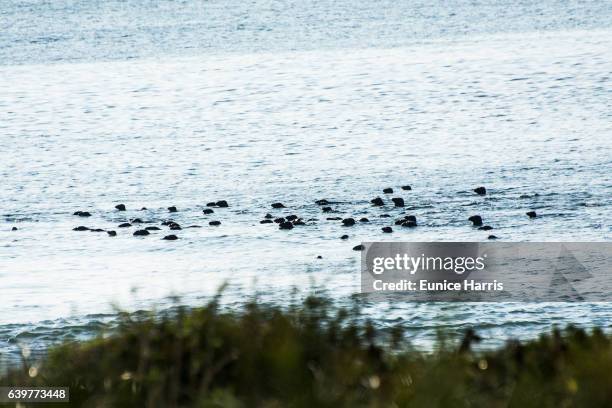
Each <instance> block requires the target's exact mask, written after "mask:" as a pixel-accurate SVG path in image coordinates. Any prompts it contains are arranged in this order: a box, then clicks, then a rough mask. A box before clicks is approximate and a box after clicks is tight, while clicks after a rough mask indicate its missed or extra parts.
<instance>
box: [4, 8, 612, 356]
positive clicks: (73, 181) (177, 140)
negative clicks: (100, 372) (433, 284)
mask: <svg viewBox="0 0 612 408" xmlns="http://www.w3.org/2000/svg"><path fill="white" fill-rule="evenodd" d="M139 3H141V2H135V1H127V2H89V1H80V2H79V1H57V2H42V1H31V2H24V1H9V2H5V3H3V5H2V8H1V9H0V22H1V24H0V29H1V32H2V35H1V36H0V64H1V65H0V177H1V179H2V182H1V186H2V194H0V282H1V284H2V287H1V292H0V293H1V294H0V298H1V299H2V301H1V302H0V359H6V360H9V361H10V360H11V359H12V358H13V359H14V358H15V357H16V356H17V355H18V353H19V349H20V348H21V347H28V348H30V349H32V350H34V351H40V350H43V349H44V347H45V346H47V345H48V344H51V343H54V342H58V341H62V340H65V339H71V338H85V337H87V336H90V335H91V334H92V333H94V332H95V330H96V329H98V328H100V327H102V326H103V325H104V324H106V323H108V322H112V320H113V317H114V313H115V311H116V310H117V308H119V309H124V310H136V309H142V308H158V309H163V308H165V307H170V306H172V305H173V304H174V302H175V301H176V300H175V298H176V297H179V298H180V299H181V302H184V303H187V304H193V305H197V304H202V303H203V302H205V301H206V299H208V298H209V297H210V296H211V295H213V294H215V293H216V291H217V290H218V288H219V287H220V286H221V285H223V284H224V283H227V284H228V287H227V288H226V289H225V295H224V301H225V303H226V305H227V306H228V307H240V305H241V304H242V303H243V302H244V300H245V299H248V298H251V297H253V296H255V294H257V296H259V298H260V299H262V300H265V301H273V302H279V303H283V302H287V301H288V299H289V298H290V297H291V293H292V291H293V289H294V288H297V290H298V296H304V295H305V294H308V293H311V292H312V291H315V290H316V291H326V292H327V293H329V294H330V295H331V296H332V297H333V298H334V299H336V300H337V302H338V303H340V304H345V303H348V302H349V301H350V300H349V299H350V298H351V296H352V295H354V294H356V293H358V292H359V260H360V253H359V252H355V251H352V249H351V248H352V247H353V246H355V245H357V244H358V243H359V242H362V241H381V240H384V241H394V240H395V241H483V240H486V238H487V236H488V235H489V234H490V233H494V234H495V235H496V236H498V237H499V238H500V240H504V241H517V242H522V241H609V240H610V239H611V238H612V226H611V223H610V219H611V218H612V200H611V197H612V176H611V175H612V110H611V109H610V107H611V106H612V80H611V76H612V28H611V27H609V22H610V21H612V19H611V17H612V6H611V5H610V3H608V2H603V1H600V2H598V1H594V2H554V1H545V2H539V3H538V5H537V6H536V5H532V4H530V2H529V3H528V2H513V3H512V4H510V5H509V4H501V2H492V1H491V2H472V3H470V4H463V3H464V2H433V4H429V3H425V2H422V3H415V2H405V4H404V3H402V4H396V3H391V2H385V1H382V2H361V1H356V2H346V1H345V2H295V3H292V2H287V1H273V2H272V1H270V2H253V3H247V2H215V1H211V2H182V3H180V2H178V3H177V2H163V1H151V2H147V3H146V4H139ZM607 24H608V26H606V25H607ZM405 184H409V185H411V186H412V190H411V191H402V190H400V189H399V187H400V186H401V185H405ZM480 185H484V186H486V187H487V190H488V195H487V196H485V197H480V196H477V195H475V194H474V193H473V192H472V191H471V190H472V189H473V188H475V187H478V186H480ZM385 187H393V188H394V189H395V190H396V191H395V194H393V195H392V196H393V197H396V196H399V197H403V198H404V199H405V201H406V208H405V209H396V208H392V207H391V206H386V207H383V208H374V207H372V206H371V205H370V204H369V200H370V199H372V198H374V197H376V196H381V197H382V196H387V197H386V198H387V199H388V198H389V197H390V196H388V195H384V194H383V193H382V189H383V188H385ZM322 198H325V199H328V200H331V201H335V202H337V204H334V205H333V207H334V209H335V211H336V212H335V213H333V214H323V213H322V212H321V209H320V207H319V206H317V205H316V204H315V203H314V201H315V200H317V199H322ZM221 199H225V200H227V201H228V202H229V203H230V207H229V208H225V209H215V210H214V211H215V213H214V214H212V215H204V214H203V213H202V209H203V208H206V207H205V205H206V203H207V202H209V201H216V200H221ZM278 201H280V202H283V203H284V204H285V205H286V206H287V208H286V209H283V210H274V209H272V208H271V207H270V204H271V203H273V202H278ZM119 203H124V204H125V205H126V206H127V207H128V211H126V212H119V211H116V210H115V209H114V206H115V205H116V204H119ZM171 205H174V206H177V207H178V212H177V213H173V214H170V213H169V212H168V210H167V207H168V206H171ZM142 207H146V208H147V210H141V208H142ZM77 210H83V211H89V212H91V213H92V216H91V217H87V218H82V217H77V216H74V215H72V214H73V212H74V211H77ZM529 210H536V211H537V212H538V214H539V217H538V218H537V219H535V220H530V219H528V218H527V217H526V216H525V212H526V211H529ZM266 213H272V214H274V215H278V216H281V215H287V214H297V215H299V216H301V217H303V218H304V219H305V220H312V221H309V222H308V223H307V224H308V225H306V226H302V227H296V228H295V229H293V230H291V231H281V230H279V229H278V228H277V226H276V224H260V223H259V221H260V220H262V219H263V216H264V215H265V214H266ZM404 213H409V214H414V215H416V216H417V218H418V220H419V227H418V228H415V229H410V230H406V229H403V230H399V229H396V230H395V232H394V233H393V234H383V233H382V232H381V230H380V228H381V227H383V226H387V225H392V221H391V220H392V219H393V218H382V217H380V216H381V215H382V214H390V215H392V216H397V215H399V214H404ZM473 214H480V215H482V216H483V218H484V219H485V223H486V224H488V225H492V226H493V227H494V230H493V231H490V232H484V231H478V230H475V229H474V228H472V227H471V226H470V223H469V222H468V221H467V218H468V217H469V216H471V215H473ZM328 216H341V217H346V216H353V217H368V218H369V220H370V222H369V223H363V224H361V223H358V225H356V226H354V227H351V228H346V227H342V226H341V224H340V222H339V221H328V220H326V217H328ZM132 218H141V219H142V220H143V221H148V222H151V224H146V225H147V226H153V225H156V226H159V227H161V228H162V231H158V232H154V233H152V234H151V235H150V236H147V237H134V236H132V232H133V231H134V229H135V228H134V227H132V228H127V229H123V228H117V225H118V224H120V223H122V222H125V221H127V220H129V219H132ZM165 219H173V220H175V221H176V222H179V223H180V224H181V225H183V226H184V227H185V226H191V225H197V226H201V228H184V229H183V230H181V231H172V233H176V235H178V236H179V237H180V240H177V241H164V240H161V237H163V236H164V235H167V234H169V233H170V232H168V231H167V227H163V226H161V225H160V222H161V221H162V220H165ZM211 220H220V221H221V222H222V224H221V225H220V226H217V227H212V226H209V225H208V222H209V221H211ZM79 225H84V226H88V227H90V228H102V229H114V230H116V231H117V232H118V236H116V237H108V236H107V235H106V234H105V233H104V232H101V233H95V232H89V231H85V232H77V231H73V230H72V229H73V228H74V227H77V226H79ZM13 227H17V228H18V230H17V231H12V228H13ZM343 234H348V235H349V236H350V238H349V239H348V240H340V239H339V237H340V236H341V235H343ZM318 256H321V257H322V258H321V259H319V258H318ZM364 307H365V308H366V310H367V311H368V313H369V314H370V315H371V316H372V317H373V318H375V319H376V321H377V322H378V323H379V324H382V325H385V324H390V323H397V322H403V323H405V324H406V325H407V326H408V327H409V328H410V329H409V331H408V336H409V337H410V340H411V341H412V342H413V343H414V344H415V345H417V346H419V347H423V348H428V347H432V346H433V344H434V343H435V338H436V330H437V329H438V328H442V329H444V330H447V331H448V332H449V333H451V334H452V333H459V332H461V331H462V330H464V329H465V328H466V327H475V328H476V329H477V331H478V332H479V333H480V334H481V335H482V336H483V337H484V342H483V346H494V345H498V344H500V343H502V342H503V341H504V340H505V339H507V338H509V337H518V338H530V337H534V336H536V335H537V334H539V333H540V332H541V331H543V330H548V329H549V328H550V327H552V326H553V325H559V326H564V325H566V324H568V323H574V324H578V325H582V326H585V327H590V326H594V325H598V326H604V327H607V326H608V325H609V324H610V323H609V322H610V318H611V317H612V306H610V305H609V304H601V303H600V304H586V303H573V304H570V303H568V304H499V303H498V304H414V303H409V302H405V303H403V302H394V303H392V304H389V303H371V304H369V303H366V304H364Z"/></svg>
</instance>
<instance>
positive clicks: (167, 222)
mask: <svg viewBox="0 0 612 408" xmlns="http://www.w3.org/2000/svg"><path fill="white" fill-rule="evenodd" d="M400 188H401V190H402V191H411V190H412V187H411V186H409V185H404V186H401V187H400ZM472 191H473V192H474V193H476V194H478V195H479V196H485V195H487V189H486V188H485V187H483V186H480V187H477V188H474V189H473V190H472ZM382 192H383V194H384V195H389V194H393V193H394V189H393V188H392V187H386V188H384V189H383V190H382ZM391 203H392V204H393V207H400V208H402V207H404V206H405V201H404V198H402V197H391V200H390V203H389V204H391ZM315 204H316V205H317V206H319V207H320V208H321V211H322V212H323V213H325V214H330V213H334V212H335V210H334V208H333V205H334V204H339V203H336V202H332V201H329V200H327V199H321V200H317V201H315ZM370 204H371V205H372V206H373V207H384V206H386V205H387V202H386V201H385V199H383V198H382V197H380V196H379V197H375V198H373V199H371V200H370ZM270 206H271V208H272V209H275V210H282V209H286V208H287V206H286V205H285V204H283V203H281V202H274V203H272V204H271V205H270ZM228 207H229V203H228V202H227V201H226V200H219V201H212V202H209V203H207V204H206V208H204V209H203V210H202V213H203V214H204V215H210V214H214V213H215V211H214V209H213V208H215V209H216V208H228ZM115 209H116V210H117V211H118V212H125V211H127V207H126V205H125V204H117V205H115ZM145 210H147V209H146V207H143V208H141V211H145ZM167 210H168V213H171V214H172V213H177V212H179V210H178V208H177V207H176V206H170V207H168V208H167ZM73 215H75V216H78V217H91V216H92V214H91V213H90V212H89V211H81V210H79V211H75V212H74V213H73ZM526 215H527V216H528V217H529V218H530V219H533V218H536V217H537V216H538V215H537V213H536V212H535V211H528V212H526ZM390 217H391V215H389V214H381V215H380V218H390ZM325 220H326V221H340V223H341V225H342V227H347V228H350V227H352V226H354V225H356V224H357V223H358V222H359V223H369V222H370V220H369V219H368V218H366V217H361V218H359V219H358V220H356V219H355V218H353V217H347V218H343V217H335V216H328V217H326V218H325ZM317 221H318V220H317V219H316V218H308V219H304V218H302V217H300V216H299V215H297V214H290V215H285V216H274V215H272V214H270V213H267V214H266V215H265V216H264V217H263V219H262V220H261V221H260V222H259V223H260V224H277V225H278V228H279V229H280V230H291V229H293V228H295V227H299V226H304V225H312V224H313V223H316V222H317ZM468 221H470V222H471V223H472V226H474V227H478V229H479V230H482V231H489V230H492V229H493V227H491V226H490V225H484V221H483V218H482V216H480V215H478V214H475V215H472V216H470V217H469V218H468ZM154 222H156V221H143V220H142V219H140V218H137V217H136V218H131V219H129V220H125V221H124V222H121V223H120V224H118V225H117V228H121V229H124V228H131V227H133V226H140V224H150V223H154ZM394 223H395V226H398V227H402V228H415V227H417V225H418V223H417V219H416V217H415V216H414V215H403V216H402V217H401V218H398V219H396V220H395V221H394ZM208 224H209V226H212V227H216V226H219V225H221V221H218V220H211V221H209V223H208ZM161 226H163V227H167V228H168V229H169V230H171V231H180V230H182V229H184V228H201V226H199V225H190V226H187V227H183V226H181V225H180V224H178V223H177V222H175V221H174V220H171V219H164V220H161ZM12 230H13V231H17V227H13V228H12ZM73 230H74V231H92V232H106V233H107V235H108V236H109V237H116V236H117V231H115V230H112V229H111V230H105V229H101V228H90V227H86V226H82V225H81V226H77V227H75V228H73ZM161 230H162V228H160V227H157V226H147V227H144V228H140V229H137V230H136V231H134V232H133V234H132V235H134V236H136V237H146V236H148V235H151V233H152V232H155V231H161ZM381 231H382V232H383V233H387V234H390V233H393V228H392V227H391V226H385V227H382V228H381ZM340 238H341V239H343V240H346V239H348V238H349V236H348V235H347V234H344V235H342V236H341V237H340ZM162 239H163V240H167V241H174V240H177V239H179V237H178V236H177V235H175V234H169V235H164V236H163V238H162ZM488 239H497V237H496V236H495V235H489V236H488ZM363 249H364V248H363V245H357V246H355V247H353V250H356V251H360V250H363Z"/></svg>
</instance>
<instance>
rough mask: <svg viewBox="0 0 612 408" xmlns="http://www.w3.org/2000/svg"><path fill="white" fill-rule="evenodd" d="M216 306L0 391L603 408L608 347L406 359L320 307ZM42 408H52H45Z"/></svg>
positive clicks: (260, 403) (137, 331) (163, 402)
mask: <svg viewBox="0 0 612 408" xmlns="http://www.w3.org/2000/svg"><path fill="white" fill-rule="evenodd" d="M218 300H219V299H218V298H216V299H215V300H214V301H212V302H211V303H209V304H208V305H206V306H205V307H201V308H196V309H187V308H182V307H178V308H176V309H174V310H173V311H172V312H171V313H164V314H159V313H158V314H155V313H134V314H128V313H124V314H122V315H121V318H120V323H119V325H118V327H117V328H115V329H114V330H113V331H112V333H111V334H106V335H100V337H99V338H96V339H93V340H91V341H86V342H75V343H68V344H63V345H61V346H57V347H54V348H52V349H51V350H50V351H49V353H48V356H47V357H46V358H45V359H44V361H42V362H40V363H38V365H37V366H36V368H35V369H33V366H32V365H30V364H28V363H27V362H24V367H23V368H22V369H16V370H14V371H12V372H10V373H9V374H8V375H6V376H5V377H4V378H2V379H0V384H2V385H19V386H69V387H70V392H71V403H70V404H69V406H72V407H249V408H250V407H270V408H272V407H372V408H376V407H555V408H558V407H604V406H606V407H610V406H612V375H611V373H612V342H611V338H610V336H608V335H606V334H604V333H603V332H602V331H601V330H594V331H592V332H589V333H587V332H585V331H583V330H581V329H577V328H573V327H569V328H567V329H565V330H563V331H558V330H555V331H552V332H551V333H549V334H545V335H542V336H541V337H540V338H539V339H537V340H533V341H529V342H526V343H519V342H514V341H512V342H508V343H507V344H506V346H504V347H502V348H500V349H498V350H495V351H489V352H474V351H472V350H471V348H472V347H471V345H472V343H473V342H474V341H477V340H478V336H477V335H476V334H475V333H474V332H472V331H468V332H466V333H465V336H464V338H463V341H461V342H459V343H452V342H448V341H447V342H442V343H441V344H440V347H439V348H438V349H437V350H436V351H435V352H432V353H422V352H418V351H415V350H413V349H411V348H410V347H409V345H408V344H406V343H405V342H404V341H403V340H402V339H403V338H404V336H403V329H402V328H400V327H396V328H392V329H387V330H377V329H376V328H375V327H374V326H373V325H372V324H371V322H369V321H368V320H367V316H364V315H363V313H361V312H360V310H359V308H358V307H357V306H355V307H354V308H349V309H343V308H338V307H336V306H334V305H333V304H332V303H331V301H330V300H328V299H327V298H325V297H309V298H307V299H305V300H304V302H303V303H301V304H299V305H293V306H288V307H285V308H281V307H276V306H271V305H262V304H258V303H257V302H256V301H252V302H250V303H248V304H247V305H246V306H245V307H244V309H241V310H240V311H227V310H225V309H222V308H220V307H219V305H218ZM45 406H53V404H45Z"/></svg>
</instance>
